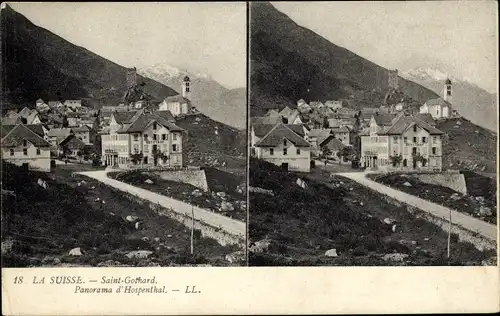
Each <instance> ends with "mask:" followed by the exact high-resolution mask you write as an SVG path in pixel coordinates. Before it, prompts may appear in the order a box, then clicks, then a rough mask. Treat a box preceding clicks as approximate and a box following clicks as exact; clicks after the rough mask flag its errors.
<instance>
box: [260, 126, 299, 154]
mask: <svg viewBox="0 0 500 316" xmlns="http://www.w3.org/2000/svg"><path fill="white" fill-rule="evenodd" d="M275 126H276V124H252V125H251V127H250V148H251V154H252V156H254V155H255V152H256V151H255V144H256V143H257V142H258V141H259V140H260V139H261V138H262V137H264V136H265V135H267V133H269V132H270V131H271V130H272V129H273V128H274V127H275ZM286 126H287V127H288V128H290V129H291V130H292V131H294V132H295V133H296V134H297V135H299V136H300V137H302V138H304V140H306V141H307V140H308V134H309V130H308V129H307V128H306V127H305V126H304V125H303V124H287V125H286Z"/></svg>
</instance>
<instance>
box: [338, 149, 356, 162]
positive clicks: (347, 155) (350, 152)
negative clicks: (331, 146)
mask: <svg viewBox="0 0 500 316" xmlns="http://www.w3.org/2000/svg"><path fill="white" fill-rule="evenodd" d="M340 156H341V157H343V158H344V160H347V161H352V160H354V158H356V151H355V150H354V148H353V147H352V146H345V147H344V148H342V149H341V150H340Z"/></svg>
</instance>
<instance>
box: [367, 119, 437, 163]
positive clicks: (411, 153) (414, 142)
mask: <svg viewBox="0 0 500 316" xmlns="http://www.w3.org/2000/svg"><path fill="white" fill-rule="evenodd" d="M377 118H378V120H377ZM443 134H444V133H443V132H442V131H440V130H438V129H437V128H435V127H434V126H432V125H430V124H428V123H426V122H425V121H423V120H421V119H420V118H418V116H417V115H412V114H408V113H405V112H401V113H400V114H398V115H397V116H396V117H394V118H393V119H392V120H391V119H390V118H389V117H384V116H383V115H374V116H373V117H372V120H371V122H370V128H369V131H368V132H367V133H362V134H361V135H360V136H361V163H362V164H363V165H364V166H365V167H368V168H375V169H383V170H435V171H440V170H441V168H442V146H441V137H442V135H443ZM398 159H399V160H398Z"/></svg>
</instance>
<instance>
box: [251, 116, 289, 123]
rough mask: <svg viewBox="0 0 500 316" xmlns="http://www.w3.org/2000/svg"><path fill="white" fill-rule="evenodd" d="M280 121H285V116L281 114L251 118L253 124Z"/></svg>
mask: <svg viewBox="0 0 500 316" xmlns="http://www.w3.org/2000/svg"><path fill="white" fill-rule="evenodd" d="M278 123H283V117H282V116H281V115H277V116H274V115H272V116H268V115H266V116H255V117H251V118H250V124H251V125H256V124H271V125H276V124H278Z"/></svg>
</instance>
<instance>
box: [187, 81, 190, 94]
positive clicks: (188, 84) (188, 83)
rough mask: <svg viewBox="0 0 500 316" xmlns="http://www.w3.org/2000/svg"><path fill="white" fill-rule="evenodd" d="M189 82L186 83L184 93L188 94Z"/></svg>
mask: <svg viewBox="0 0 500 316" xmlns="http://www.w3.org/2000/svg"><path fill="white" fill-rule="evenodd" d="M189 89H190V88H189V82H186V92H189Z"/></svg>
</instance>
